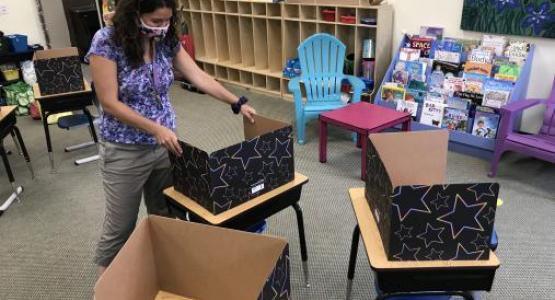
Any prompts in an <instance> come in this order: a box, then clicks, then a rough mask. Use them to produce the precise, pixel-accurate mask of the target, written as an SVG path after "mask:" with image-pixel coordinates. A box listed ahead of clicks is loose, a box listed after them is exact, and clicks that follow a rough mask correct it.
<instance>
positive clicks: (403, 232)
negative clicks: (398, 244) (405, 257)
mask: <svg viewBox="0 0 555 300" xmlns="http://www.w3.org/2000/svg"><path fill="white" fill-rule="evenodd" d="M412 228H413V227H405V225H403V224H401V228H400V229H399V230H397V231H395V235H396V236H398V237H399V239H400V240H401V241H404V240H405V239H408V238H411V237H412V234H411V233H410V232H411V231H412Z"/></svg>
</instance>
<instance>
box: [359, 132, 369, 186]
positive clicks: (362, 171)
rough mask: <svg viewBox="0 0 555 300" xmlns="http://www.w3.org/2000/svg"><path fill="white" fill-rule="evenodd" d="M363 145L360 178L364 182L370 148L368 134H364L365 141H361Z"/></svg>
mask: <svg viewBox="0 0 555 300" xmlns="http://www.w3.org/2000/svg"><path fill="white" fill-rule="evenodd" d="M361 143H362V153H361V156H360V163H361V166H360V178H361V179H362V180H365V179H366V151H367V148H368V133H367V132H366V133H364V136H363V139H362V141H361Z"/></svg>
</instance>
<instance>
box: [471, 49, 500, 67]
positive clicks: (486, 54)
mask: <svg viewBox="0 0 555 300" xmlns="http://www.w3.org/2000/svg"><path fill="white" fill-rule="evenodd" d="M494 55H495V52H494V51H492V50H491V49H484V48H478V49H474V50H472V51H471V52H470V55H469V56H468V59H467V60H468V61H473V62H478V63H486V64H491V63H492V62H493V57H494Z"/></svg>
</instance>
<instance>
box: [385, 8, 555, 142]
mask: <svg viewBox="0 0 555 300" xmlns="http://www.w3.org/2000/svg"><path fill="white" fill-rule="evenodd" d="M388 2H389V3H390V4H392V5H393V8H394V14H395V17H394V18H395V20H394V23H393V24H394V27H393V34H394V38H393V41H394V42H393V43H394V44H393V49H396V48H397V47H398V45H399V41H400V40H401V37H402V36H403V33H405V32H406V33H418V31H419V29H420V26H421V25H429V26H439V27H443V28H445V34H444V35H445V36H448V37H459V38H470V39H472V38H480V37H481V36H482V33H476V32H470V31H462V30H461V29H460V22H461V16H462V7H463V0H388ZM511 38H514V39H519V40H526V41H528V42H529V43H533V44H535V45H536V51H535V54H534V61H533V64H532V74H531V77H530V83H529V86H528V97H529V98H535V97H537V98H546V97H547V96H548V95H549V92H550V91H551V86H552V83H553V77H554V76H555V39H542V38H531V37H511ZM542 118H543V116H542V114H541V110H533V111H532V110H531V111H527V113H526V115H525V118H524V119H525V120H524V122H523V130H526V131H531V132H533V131H536V130H537V128H539V125H540V124H539V123H540V121H541V119H542Z"/></svg>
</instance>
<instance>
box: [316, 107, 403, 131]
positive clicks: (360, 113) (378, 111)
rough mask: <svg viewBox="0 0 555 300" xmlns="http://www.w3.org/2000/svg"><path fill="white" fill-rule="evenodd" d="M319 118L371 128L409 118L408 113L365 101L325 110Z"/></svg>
mask: <svg viewBox="0 0 555 300" xmlns="http://www.w3.org/2000/svg"><path fill="white" fill-rule="evenodd" d="M320 117H321V118H323V119H325V120H328V122H329V121H332V122H333V123H343V124H348V125H351V126H354V127H357V128H361V129H367V130H372V129H374V128H378V127H381V126H383V125H384V124H389V123H391V122H395V121H399V120H404V119H407V118H410V114H408V113H404V112H399V111H395V110H392V109H389V108H386V107H382V106H379V105H375V104H370V103H366V102H358V103H354V104H349V105H347V106H345V107H343V108H340V109H336V110H333V111H329V112H325V113H323V114H321V115H320Z"/></svg>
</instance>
